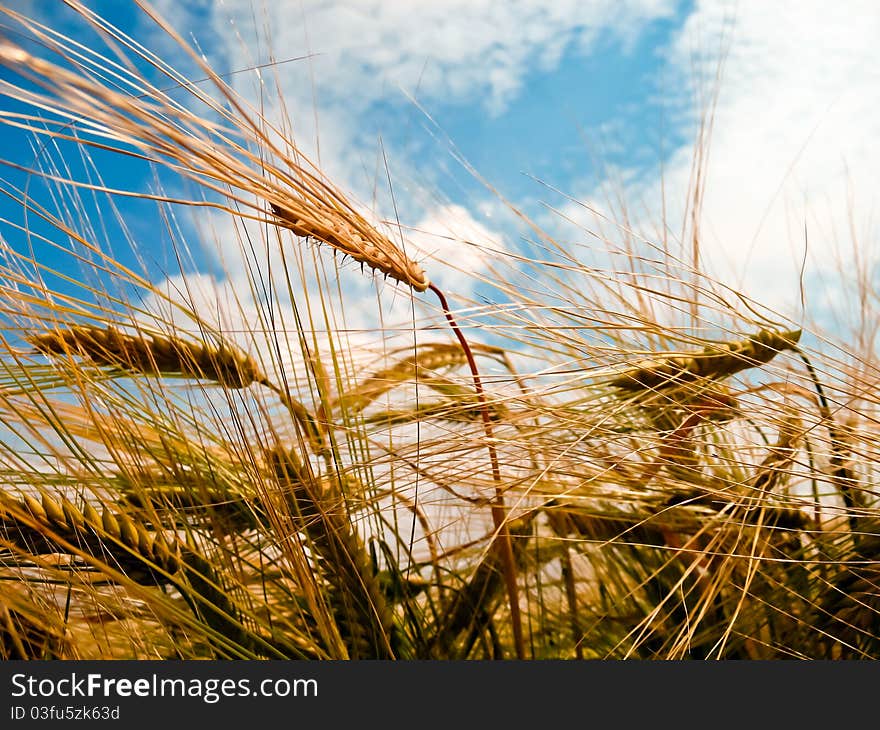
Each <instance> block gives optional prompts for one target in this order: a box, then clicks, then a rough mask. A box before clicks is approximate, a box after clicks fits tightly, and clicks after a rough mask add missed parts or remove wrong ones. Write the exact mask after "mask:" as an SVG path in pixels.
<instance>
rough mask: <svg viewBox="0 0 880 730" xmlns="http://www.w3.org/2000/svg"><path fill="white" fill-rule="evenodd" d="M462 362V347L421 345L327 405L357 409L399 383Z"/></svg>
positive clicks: (443, 344) (359, 409)
mask: <svg viewBox="0 0 880 730" xmlns="http://www.w3.org/2000/svg"><path fill="white" fill-rule="evenodd" d="M466 362H467V360H466V358H465V354H464V350H463V349H462V348H461V347H460V346H459V345H457V344H456V345H452V344H447V343H432V344H425V345H421V346H419V347H418V348H417V349H416V352H415V353H414V354H412V355H409V356H408V357H405V358H402V359H400V360H398V361H397V362H394V363H392V364H391V365H389V366H388V367H386V368H382V369H381V370H377V371H376V372H374V373H373V374H372V375H370V376H369V377H367V378H364V379H363V380H362V381H360V382H359V383H358V384H357V385H356V386H355V387H354V388H351V389H350V390H347V391H345V392H344V393H342V394H340V396H339V397H338V398H337V399H336V400H335V401H333V402H332V403H331V404H330V405H331V407H332V408H339V407H343V408H347V409H349V410H352V411H354V412H359V411H362V410H363V409H364V408H366V407H367V406H368V405H369V404H370V403H372V402H373V401H374V400H376V399H377V398H379V397H380V396H382V395H384V394H385V393H387V392H388V391H389V390H391V389H392V388H394V387H396V386H397V385H399V384H401V383H405V382H409V381H412V380H416V379H428V378H430V377H431V373H432V372H434V371H436V370H440V369H443V368H449V367H455V366H457V365H464V364H465V363H466Z"/></svg>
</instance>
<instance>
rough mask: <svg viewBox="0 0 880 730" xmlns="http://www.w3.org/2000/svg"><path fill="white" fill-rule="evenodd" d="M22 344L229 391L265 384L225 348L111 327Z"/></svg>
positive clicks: (253, 367) (247, 359) (246, 358)
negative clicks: (210, 382)
mask: <svg viewBox="0 0 880 730" xmlns="http://www.w3.org/2000/svg"><path fill="white" fill-rule="evenodd" d="M25 339H26V340H27V342H29V343H30V344H31V345H33V346H34V348H35V349H36V350H37V351H38V352H41V353H43V354H45V355H49V356H53V357H57V356H67V357H70V356H78V357H83V358H86V359H88V360H91V361H92V362H94V363H95V364H97V365H104V366H110V367H115V368H120V369H121V370H125V371H129V372H131V373H139V374H144V375H182V376H186V377H190V378H197V379H205V380H213V381H214V382H216V383H218V384H220V385H222V386H223V387H225V388H233V389H237V388H246V387H248V386H249V385H252V384H253V383H265V382H266V376H265V375H264V374H263V372H262V371H261V370H260V367H259V365H258V364H257V362H256V361H255V360H254V359H253V358H252V357H251V356H250V355H247V354H245V353H243V352H241V351H239V350H237V349H233V348H232V347H230V346H228V345H223V346H221V347H217V348H214V347H210V346H208V345H205V344H201V343H197V342H188V341H186V340H183V339H180V338H178V337H165V336H163V335H159V334H150V335H149V336H144V335H140V334H138V335H133V334H128V333H125V332H122V331H120V330H118V329H117V328H116V327H113V326H108V327H104V328H100V327H92V326H74V327H70V328H68V329H62V330H56V331H52V332H43V333H40V334H36V335H31V336H29V337H27V338H25Z"/></svg>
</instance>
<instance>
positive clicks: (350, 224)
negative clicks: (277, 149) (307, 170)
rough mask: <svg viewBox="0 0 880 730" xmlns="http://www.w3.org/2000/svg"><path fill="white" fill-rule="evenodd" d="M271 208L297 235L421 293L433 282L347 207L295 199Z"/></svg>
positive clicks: (384, 237)
mask: <svg viewBox="0 0 880 730" xmlns="http://www.w3.org/2000/svg"><path fill="white" fill-rule="evenodd" d="M336 194H337V195H339V193H338V192H337V193H336ZM270 206H271V208H272V213H273V214H274V215H275V220H274V222H275V223H277V224H278V225H281V226H283V227H284V228H287V229H289V230H291V231H293V232H294V233H295V234H296V235H297V236H300V237H301V238H311V239H314V240H316V241H319V242H322V243H326V244H327V245H329V246H331V247H333V248H334V249H336V250H337V251H340V252H341V253H344V254H346V255H348V256H351V257H352V258H353V259H354V260H355V261H358V262H360V263H363V264H366V265H367V266H369V267H370V268H372V269H376V270H377V271H380V272H382V273H383V274H386V275H387V276H390V277H391V278H392V279H395V280H397V281H399V282H401V283H402V284H406V285H408V286H411V287H412V288H413V289H415V290H416V291H418V292H423V291H425V290H427V288H428V286H429V284H430V282H429V281H428V277H427V276H426V275H425V271H424V269H422V267H421V266H419V265H418V264H417V263H416V262H415V261H413V260H412V259H410V258H408V257H407V255H406V254H405V253H404V252H403V251H402V250H401V249H399V248H398V247H397V246H395V245H394V244H393V243H392V242H391V241H390V240H389V239H388V238H387V237H386V236H384V235H382V234H381V233H380V232H379V231H377V230H376V229H375V228H374V227H373V226H371V225H370V224H369V223H367V221H366V220H365V219H363V218H362V217H361V216H360V215H358V214H357V213H356V212H354V210H352V209H351V207H350V206H348V205H347V204H346V205H345V210H344V211H342V210H339V209H338V208H336V207H331V206H329V205H326V204H322V205H320V207H319V206H318V205H316V204H315V203H312V204H309V203H306V202H305V201H292V200H291V201H285V203H284V204H283V205H276V204H275V203H274V202H270Z"/></svg>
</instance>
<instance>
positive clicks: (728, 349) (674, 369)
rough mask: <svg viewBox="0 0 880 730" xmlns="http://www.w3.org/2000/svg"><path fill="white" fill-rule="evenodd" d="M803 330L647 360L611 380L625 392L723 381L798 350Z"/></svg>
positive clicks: (769, 333)
mask: <svg viewBox="0 0 880 730" xmlns="http://www.w3.org/2000/svg"><path fill="white" fill-rule="evenodd" d="M800 337H801V330H793V331H791V332H773V331H771V330H768V329H762V330H761V331H760V332H758V333H757V334H756V335H753V336H751V337H747V338H746V339H743V340H738V341H736V342H728V343H723V344H719V345H710V346H708V347H706V348H704V349H703V351H702V352H699V353H694V354H693V355H670V356H668V357H661V358H655V359H650V360H644V361H642V362H640V363H638V364H637V365H636V366H635V367H633V368H630V369H628V370H626V371H624V372H623V373H621V374H620V375H618V376H617V377H616V378H614V379H612V380H611V381H610V383H609V384H610V385H611V386H612V387H614V388H617V389H619V390H624V391H630V392H633V391H641V390H650V391H654V390H658V389H660V388H667V387H671V386H676V385H682V384H684V383H689V382H693V381H695V380H698V379H701V378H707V379H712V380H720V379H721V378H726V377H729V376H731V375H735V374H736V373H738V372H741V371H742V370H746V369H747V368H751V367H756V366H758V365H766V364H767V363H768V362H770V361H771V360H772V359H773V358H774V357H776V355H778V354H779V353H780V352H784V351H785V350H795V349H796V348H797V344H798V342H799V340H800Z"/></svg>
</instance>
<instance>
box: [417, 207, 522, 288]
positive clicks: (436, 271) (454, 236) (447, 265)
mask: <svg viewBox="0 0 880 730" xmlns="http://www.w3.org/2000/svg"><path fill="white" fill-rule="evenodd" d="M407 244H408V246H409V248H408V253H409V255H410V256H413V255H416V256H417V257H418V258H419V259H420V260H421V259H422V257H424V261H423V266H424V267H425V268H426V269H427V270H428V275H429V276H430V278H431V280H432V281H434V282H435V283H437V284H439V285H440V286H441V287H442V288H447V289H449V290H451V291H456V292H460V291H466V290H467V289H469V288H470V287H472V286H473V284H474V277H475V276H479V275H481V274H486V273H488V267H489V265H490V264H491V263H492V261H493V260H494V259H495V257H496V253H497V252H504V251H505V245H504V242H503V240H502V238H501V234H499V233H498V232H497V231H493V230H491V229H489V228H488V227H487V226H486V225H484V224H483V223H480V222H479V221H477V220H476V219H475V218H474V217H473V215H472V214H471V213H470V212H469V211H468V210H467V209H466V208H464V207H463V206H460V205H452V204H448V205H441V206H438V207H436V208H434V209H432V210H430V211H428V213H427V214H426V215H425V216H424V217H423V218H422V219H421V220H420V221H419V222H418V223H417V224H416V225H415V227H414V228H413V229H412V230H411V231H408V232H407Z"/></svg>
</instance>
